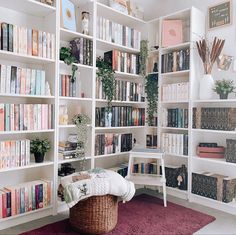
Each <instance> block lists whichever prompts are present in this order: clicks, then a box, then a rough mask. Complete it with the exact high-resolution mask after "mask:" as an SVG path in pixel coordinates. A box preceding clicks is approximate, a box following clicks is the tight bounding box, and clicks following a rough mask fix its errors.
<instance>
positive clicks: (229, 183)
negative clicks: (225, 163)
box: [192, 172, 236, 203]
mask: <svg viewBox="0 0 236 235" xmlns="http://www.w3.org/2000/svg"><path fill="white" fill-rule="evenodd" d="M203 182H204V183H203ZM235 188H236V178H232V177H227V176H224V175H219V174H213V173H211V172H195V173H192V193H193V194H197V195H199V196H202V197H207V198H211V199H214V200H218V201H221V202H225V203H229V202H232V201H233V200H234V198H235V196H236V195H235Z"/></svg>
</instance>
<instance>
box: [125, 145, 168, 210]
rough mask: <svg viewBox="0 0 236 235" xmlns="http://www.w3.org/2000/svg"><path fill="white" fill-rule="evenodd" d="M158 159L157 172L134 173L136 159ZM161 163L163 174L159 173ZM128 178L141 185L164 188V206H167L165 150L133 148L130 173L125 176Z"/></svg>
mask: <svg viewBox="0 0 236 235" xmlns="http://www.w3.org/2000/svg"><path fill="white" fill-rule="evenodd" d="M135 158H139V159H141V158H142V159H156V162H157V174H143V173H133V172H132V169H133V164H134V159H135ZM160 165H161V168H162V175H160V174H158V173H159V167H158V166H160ZM125 178H126V179H128V180H130V181H132V182H133V183H134V184H139V185H150V186H159V187H162V189H163V201H164V207H166V206H167V202H166V176H165V166H164V152H162V151H161V150H159V149H145V148H143V149H133V150H132V151H130V152H129V165H128V173H127V176H126V177H125Z"/></svg>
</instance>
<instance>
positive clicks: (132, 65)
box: [104, 50, 139, 74]
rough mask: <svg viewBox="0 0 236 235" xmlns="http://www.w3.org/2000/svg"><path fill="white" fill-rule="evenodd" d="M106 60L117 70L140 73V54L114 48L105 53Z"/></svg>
mask: <svg viewBox="0 0 236 235" xmlns="http://www.w3.org/2000/svg"><path fill="white" fill-rule="evenodd" d="M104 60H105V61H107V62H108V63H109V64H110V65H111V66H112V69H113V70H115V71H117V72H124V73H130V74H139V55H136V54H131V53H127V52H122V51H118V50H113V51H108V52H105V53H104Z"/></svg>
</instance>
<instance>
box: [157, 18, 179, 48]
mask: <svg viewBox="0 0 236 235" xmlns="http://www.w3.org/2000/svg"><path fill="white" fill-rule="evenodd" d="M182 42H183V22H182V20H163V22H162V47H168V46H174V45H177V44H180V43H182Z"/></svg>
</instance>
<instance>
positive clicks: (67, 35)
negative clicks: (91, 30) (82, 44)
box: [60, 28, 93, 42]
mask: <svg viewBox="0 0 236 235" xmlns="http://www.w3.org/2000/svg"><path fill="white" fill-rule="evenodd" d="M77 37H79V38H87V39H90V40H93V37H92V36H90V35H86V34H82V33H79V32H74V31H71V30H68V29H64V28H60V39H61V40H62V41H66V42H69V41H72V40H73V39H75V38H77Z"/></svg>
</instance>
